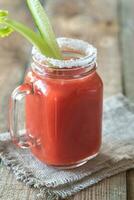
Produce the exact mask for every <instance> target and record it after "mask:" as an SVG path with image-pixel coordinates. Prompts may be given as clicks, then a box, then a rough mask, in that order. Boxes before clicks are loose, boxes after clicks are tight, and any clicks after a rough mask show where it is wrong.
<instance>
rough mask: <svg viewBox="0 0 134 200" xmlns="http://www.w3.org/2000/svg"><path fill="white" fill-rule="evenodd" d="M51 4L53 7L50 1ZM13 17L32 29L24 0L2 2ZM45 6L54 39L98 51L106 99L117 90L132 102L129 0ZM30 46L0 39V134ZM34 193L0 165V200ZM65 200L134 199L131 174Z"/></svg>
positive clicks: (133, 32) (72, 0) (62, 0)
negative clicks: (82, 42)
mask: <svg viewBox="0 0 134 200" xmlns="http://www.w3.org/2000/svg"><path fill="white" fill-rule="evenodd" d="M52 2H53V3H52ZM0 8H2V9H8V10H10V12H11V13H12V16H13V17H14V18H17V19H18V20H21V21H23V22H24V23H26V24H28V25H30V26H31V24H32V22H31V17H30V15H29V13H28V12H27V8H26V5H25V3H24V1H21V0H14V1H10V0H6V1H5V0H1V1H0ZM47 8H48V10H49V13H50V15H51V16H52V22H53V25H54V27H55V30H56V33H57V35H61V36H67V37H75V38H81V39H84V40H88V41H89V42H91V43H93V44H94V45H95V46H96V47H97V48H98V52H99V54H98V66H99V69H98V71H99V72H100V74H101V76H102V78H103V81H104V85H105V89H104V96H105V97H108V96H111V95H114V94H117V93H119V92H123V93H124V94H126V95H127V96H128V97H129V98H130V99H131V100H134V92H133V84H134V80H133V77H134V67H133V66H132V65H133V63H134V53H133V52H134V1H133V0H127V1H126V0H112V1H110V0H99V1H98V0H94V1H91V0H90V1H89V0H83V1H81V0H68V1H66V0H55V1H48V2H47ZM29 50H30V46H29V44H28V43H27V42H26V41H25V39H23V38H21V37H20V36H19V35H18V34H14V35H12V36H11V37H10V38H7V39H5V40H0V109H1V115H0V122H1V123H0V130H1V132H4V131H7V130H8V122H7V118H8V117H7V115H8V114H7V113H8V98H9V96H10V93H11V91H12V90H13V89H14V88H15V87H16V86H17V85H19V84H20V83H22V81H23V76H24V72H25V68H26V66H27V63H28V57H29ZM36 194H37V191H36V190H35V189H31V188H28V187H27V186H25V184H23V183H21V182H18V181H16V179H15V177H14V175H13V174H12V173H11V172H10V171H9V170H7V169H6V168H5V167H4V166H3V165H1V166H0V199H1V200H34V199H36ZM69 199H70V200H76V199H77V200H134V170H130V171H127V172H123V173H121V174H118V175H116V176H113V177H111V178H107V179H105V180H103V181H101V182H100V183H98V184H96V185H95V186H93V187H90V188H88V189H86V190H84V191H82V192H80V193H78V194H76V195H75V196H74V197H71V198H69Z"/></svg>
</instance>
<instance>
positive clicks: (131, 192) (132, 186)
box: [127, 169, 134, 200]
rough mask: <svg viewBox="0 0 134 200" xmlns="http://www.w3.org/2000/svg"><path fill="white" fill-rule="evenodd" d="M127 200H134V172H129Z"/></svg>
mask: <svg viewBox="0 0 134 200" xmlns="http://www.w3.org/2000/svg"><path fill="white" fill-rule="evenodd" d="M127 199H128V200H133V199H134V170H133V169H132V170H130V171H128V172H127Z"/></svg>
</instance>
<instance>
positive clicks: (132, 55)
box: [119, 0, 134, 200]
mask: <svg viewBox="0 0 134 200" xmlns="http://www.w3.org/2000/svg"><path fill="white" fill-rule="evenodd" d="M119 2H120V4H119V19H120V26H121V28H120V46H121V54H122V75H123V86H124V87H123V91H124V94H125V95H126V96H127V97H128V98H129V99H130V100H132V101H133V102H134V67H133V64H134V51H133V49H134V20H133V18H134V1H133V0H127V1H125V0H120V1H119ZM127 199H128V200H133V199H134V169H132V170H130V171H128V172H127Z"/></svg>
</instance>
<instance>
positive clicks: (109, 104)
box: [0, 94, 134, 199]
mask: <svg viewBox="0 0 134 200" xmlns="http://www.w3.org/2000/svg"><path fill="white" fill-rule="evenodd" d="M103 118H104V120H103V145H102V148H101V152H100V154H99V155H98V156H97V157H96V158H95V159H93V160H91V161H89V162H88V163H87V164H85V165H83V166H82V167H79V168H76V169H72V170H58V169H54V168H52V167H49V166H47V165H44V164H42V163H41V162H40V161H38V160H37V159H36V158H35V157H33V156H32V154H31V153H30V151H29V150H22V149H19V148H16V147H15V146H14V145H13V144H12V143H11V141H10V139H9V133H3V134H0V157H1V159H2V162H3V163H4V164H5V165H6V166H8V167H9V168H10V169H11V170H12V172H13V173H14V174H15V176H16V178H17V179H18V180H20V181H22V182H24V183H25V184H26V185H28V186H32V187H35V188H38V189H39V194H38V195H37V199H44V198H45V197H46V199H58V198H59V197H61V198H66V197H68V196H71V195H73V194H75V193H76V192H79V191H80V190H83V189H84V188H87V187H89V186H91V185H94V184H96V183H97V182H99V181H101V180H102V179H105V178H106V177H110V176H112V175H114V174H117V173H119V172H122V171H125V170H127V169H130V168H133V167H134V105H132V104H131V103H129V102H128V100H127V99H126V98H125V97H124V96H123V95H121V94H119V95H116V96H113V97H111V98H109V99H107V100H105V102H104V115H103Z"/></svg>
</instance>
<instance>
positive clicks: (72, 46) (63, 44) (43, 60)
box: [32, 37, 97, 69]
mask: <svg viewBox="0 0 134 200" xmlns="http://www.w3.org/2000/svg"><path fill="white" fill-rule="evenodd" d="M57 42H58V45H59V47H60V48H61V50H63V51H64V49H66V52H67V50H68V51H69V50H72V51H74V52H75V51H76V52H79V54H80V55H81V56H80V57H79V58H78V57H77V58H70V59H67V60H64V59H63V60H57V59H54V58H49V57H46V56H45V55H42V54H41V53H40V52H39V50H38V49H37V48H35V47H33V49H32V56H33V60H34V61H35V62H36V63H38V64H40V65H41V66H42V67H43V66H44V67H53V68H60V69H62V68H73V67H87V66H88V67H90V66H91V68H93V67H94V65H95V64H96V59H97V49H96V48H95V47H93V46H92V45H91V44H89V43H88V42H85V41H83V40H78V39H72V38H65V37H60V38H57ZM72 55H73V53H72Z"/></svg>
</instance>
